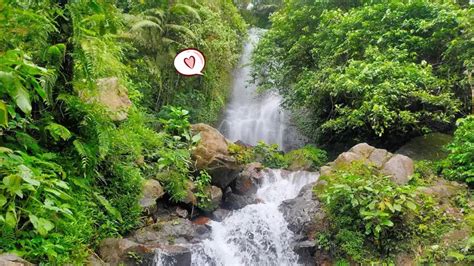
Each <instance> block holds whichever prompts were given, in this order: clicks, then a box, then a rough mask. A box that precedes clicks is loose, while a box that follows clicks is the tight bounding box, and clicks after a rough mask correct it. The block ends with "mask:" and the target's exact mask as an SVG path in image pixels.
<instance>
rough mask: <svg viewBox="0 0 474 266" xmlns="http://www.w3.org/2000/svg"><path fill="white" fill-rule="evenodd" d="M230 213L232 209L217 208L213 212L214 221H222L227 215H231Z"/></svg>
mask: <svg viewBox="0 0 474 266" xmlns="http://www.w3.org/2000/svg"><path fill="white" fill-rule="evenodd" d="M230 213H231V211H229V210H226V209H217V210H215V211H214V212H213V213H212V216H211V218H212V219H213V220H214V221H217V222H222V221H223V220H224V219H225V218H226V217H227V216H229V214H230Z"/></svg>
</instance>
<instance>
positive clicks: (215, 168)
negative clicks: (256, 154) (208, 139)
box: [206, 154, 242, 189]
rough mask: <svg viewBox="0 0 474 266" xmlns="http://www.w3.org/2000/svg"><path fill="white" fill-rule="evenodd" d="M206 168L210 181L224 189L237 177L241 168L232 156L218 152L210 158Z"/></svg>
mask: <svg viewBox="0 0 474 266" xmlns="http://www.w3.org/2000/svg"><path fill="white" fill-rule="evenodd" d="M206 170H207V172H208V173H209V175H211V176H212V180H211V183H212V184H213V185H215V186H218V187H220V188H222V189H225V188H226V187H228V186H229V185H230V183H232V181H234V180H235V179H236V178H237V176H238V175H239V173H240V171H241V170H242V168H241V166H240V165H239V164H238V163H237V161H236V160H235V159H234V158H233V157H230V156H224V155H220V154H219V155H216V156H215V157H214V158H213V159H212V161H211V162H210V163H209V165H208V166H207V168H206Z"/></svg>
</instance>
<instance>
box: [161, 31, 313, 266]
mask: <svg viewBox="0 0 474 266" xmlns="http://www.w3.org/2000/svg"><path fill="white" fill-rule="evenodd" d="M261 34H262V30H259V29H251V30H250V31H249V36H250V37H249V42H248V43H246V45H245V47H244V50H243V54H242V58H241V60H240V67H238V68H237V69H236V70H235V72H234V82H233V89H232V97H231V100H230V102H229V104H228V107H227V110H226V112H225V114H224V118H223V120H222V123H221V125H220V127H219V130H220V131H221V132H222V133H223V134H224V135H225V136H226V137H227V138H228V139H230V140H233V141H237V140H240V141H242V142H244V143H247V144H251V145H255V144H257V142H258V141H260V140H262V141H264V142H266V143H271V144H278V145H279V146H280V147H281V148H282V149H283V150H288V149H291V148H294V147H295V146H298V145H301V143H302V141H300V139H301V138H300V137H299V136H298V135H297V133H295V132H296V130H295V129H294V128H293V127H292V126H291V125H290V124H289V119H288V116H287V114H286V113H285V111H284V110H282V108H280V103H281V100H282V99H281V97H280V96H279V95H278V94H276V93H272V92H267V93H265V94H263V95H258V94H257V88H256V86H255V85H254V84H251V83H248V81H249V80H250V78H251V75H250V74H251V68H250V66H249V63H250V57H251V54H252V51H253V49H254V47H255V45H256V43H257V42H258V40H259V37H260V35H261ZM318 176H319V174H318V173H310V172H304V171H299V172H288V171H283V170H270V169H269V170H265V171H264V173H263V174H262V178H261V184H260V185H259V188H258V190H257V192H256V195H255V197H256V198H257V199H259V200H258V202H259V203H256V204H250V205H247V206H245V207H244V208H242V209H239V210H235V211H233V212H231V213H230V214H229V215H228V216H227V217H226V218H225V219H224V220H223V221H221V222H217V221H211V222H209V223H208V224H207V225H208V226H210V227H211V236H210V238H208V239H206V240H203V241H202V242H200V243H198V244H192V245H190V246H188V247H189V248H190V249H191V251H192V257H191V262H192V265H196V266H203V265H213V266H214V265H215V266H218V265H219V266H220V265H224V266H233V265H252V266H253V265H258V266H266V265H269V266H270V265H272V266H273V265H275V266H276V265H278V266H280V265H283V266H284V265H298V259H299V258H298V255H297V254H296V253H295V252H294V251H293V238H294V235H293V232H292V231H291V230H289V229H288V223H287V221H286V220H285V218H284V216H283V213H282V212H281V211H280V210H279V206H280V204H281V203H282V202H283V201H284V200H287V199H292V198H295V197H296V196H297V195H298V193H299V191H300V190H301V188H302V187H303V186H304V185H306V184H309V183H311V182H315V181H316V180H317V178H318ZM154 264H155V265H166V263H164V260H163V259H162V258H161V257H160V254H157V255H156V256H155V261H154Z"/></svg>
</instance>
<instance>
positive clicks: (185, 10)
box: [170, 4, 202, 22]
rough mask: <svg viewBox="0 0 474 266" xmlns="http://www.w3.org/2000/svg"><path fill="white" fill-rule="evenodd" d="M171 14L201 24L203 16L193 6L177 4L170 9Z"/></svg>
mask: <svg viewBox="0 0 474 266" xmlns="http://www.w3.org/2000/svg"><path fill="white" fill-rule="evenodd" d="M170 12H171V14H173V15H178V16H186V17H189V18H192V19H193V20H195V21H197V22H201V21H202V20H201V16H200V15H199V12H198V11H197V10H196V9H195V8H194V7H192V6H189V5H184V4H176V5H174V6H173V7H172V8H171V9H170Z"/></svg>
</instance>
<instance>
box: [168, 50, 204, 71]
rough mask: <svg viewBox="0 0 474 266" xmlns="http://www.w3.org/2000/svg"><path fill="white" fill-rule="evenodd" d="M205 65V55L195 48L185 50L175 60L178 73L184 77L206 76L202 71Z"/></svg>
mask: <svg viewBox="0 0 474 266" xmlns="http://www.w3.org/2000/svg"><path fill="white" fill-rule="evenodd" d="M205 65H206V59H205V58H204V55H203V54H202V53H201V52H200V51H199V50H197V49H194V48H190V49H186V50H183V51H181V52H179V53H178V54H177V55H176V57H175V58H174V67H175V68H176V71H178V73H179V74H181V75H184V76H195V75H204V74H203V73H202V70H203V69H204V66H205Z"/></svg>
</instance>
